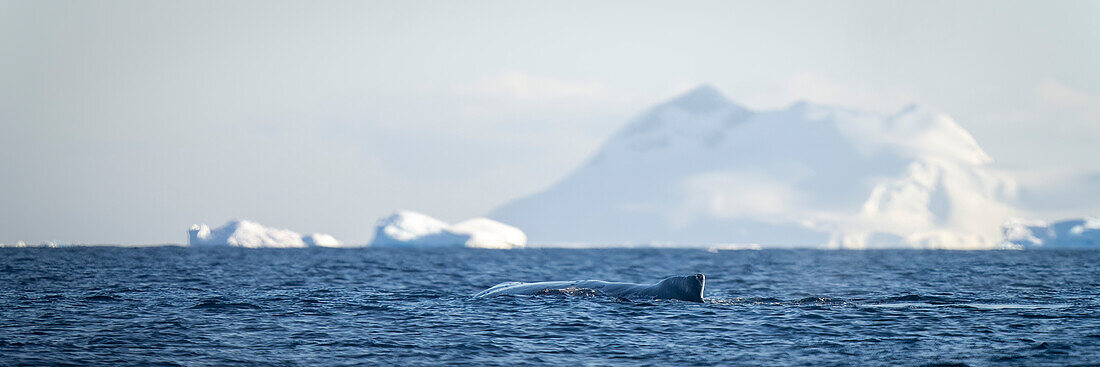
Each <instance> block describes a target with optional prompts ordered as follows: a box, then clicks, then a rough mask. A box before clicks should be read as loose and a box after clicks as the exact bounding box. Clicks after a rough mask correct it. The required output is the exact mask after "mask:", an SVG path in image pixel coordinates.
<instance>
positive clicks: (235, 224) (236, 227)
mask: <svg viewBox="0 0 1100 367" xmlns="http://www.w3.org/2000/svg"><path fill="white" fill-rule="evenodd" d="M187 238H188V241H187V242H188V244H189V245H191V246H236V247H249V248H259V247H310V246H324V247H339V246H342V244H341V243H340V241H337V240H336V238H333V237H332V236H330V235H327V234H322V233H314V234H309V235H305V236H303V235H301V234H299V233H298V232H294V231H291V230H289V229H277V228H268V227H264V226H263V225H261V224H259V223H256V222H252V221H248V220H231V221H229V222H228V223H226V224H225V225H224V226H221V227H218V228H214V229H211V228H210V227H209V226H207V225H205V224H196V225H193V226H191V229H190V230H188V231H187Z"/></svg>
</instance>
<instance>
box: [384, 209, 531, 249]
mask: <svg viewBox="0 0 1100 367" xmlns="http://www.w3.org/2000/svg"><path fill="white" fill-rule="evenodd" d="M371 246H379V247H476V248H492V249H511V248H518V247H525V246H527V235H526V234H524V233H523V231H521V230H520V229H519V228H516V227H512V226H510V225H507V224H504V223H501V222H497V221H495V220H492V219H488V218H474V219H469V220H465V221H462V222H459V223H457V224H453V225H451V224H447V223H446V222H443V221H441V220H439V219H435V218H432V217H429V216H427V215H424V214H420V213H417V212H412V211H407V210H403V211H398V212H396V213H393V214H392V215H390V216H388V217H385V218H382V219H379V220H378V224H377V227H376V230H375V234H374V241H372V242H371Z"/></svg>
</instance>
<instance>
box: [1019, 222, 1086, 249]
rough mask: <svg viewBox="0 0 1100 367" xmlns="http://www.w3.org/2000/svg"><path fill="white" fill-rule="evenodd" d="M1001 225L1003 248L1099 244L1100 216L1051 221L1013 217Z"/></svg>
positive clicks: (1054, 247) (1075, 246) (1080, 246)
mask: <svg viewBox="0 0 1100 367" xmlns="http://www.w3.org/2000/svg"><path fill="white" fill-rule="evenodd" d="M1002 229H1003V231H1004V244H1003V245H1004V247H1007V248H1017V249H1040V248H1043V249H1059V248H1100V217H1086V218H1081V219H1070V220H1063V221H1058V222H1053V223H1047V222H1044V221H1029V220H1023V219H1016V218H1013V219H1010V220H1008V221H1007V222H1005V224H1004V226H1003V227H1002Z"/></svg>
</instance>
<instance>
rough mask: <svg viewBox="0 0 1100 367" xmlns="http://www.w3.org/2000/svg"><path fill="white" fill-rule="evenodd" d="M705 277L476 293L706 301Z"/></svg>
mask: <svg viewBox="0 0 1100 367" xmlns="http://www.w3.org/2000/svg"><path fill="white" fill-rule="evenodd" d="M705 282H706V278H705V277H704V276H703V274H695V275H691V276H678V277H669V278H665V279H664V280H661V281H660V282H658V283H657V284H635V283H619V282H605V281H602V280H573V281H553V282H535V283H520V282H506V283H500V284H497V285H495V286H492V287H491V288H489V289H486V290H484V291H481V292H479V293H478V294H475V295H474V298H483V297H492V296H501V295H544V294H568V295H595V294H600V295H605V296H611V297H620V298H631V297H648V298H656V299H676V300H683V301H692V302H703V288H704V285H705Z"/></svg>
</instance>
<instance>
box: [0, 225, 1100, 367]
mask: <svg viewBox="0 0 1100 367" xmlns="http://www.w3.org/2000/svg"><path fill="white" fill-rule="evenodd" d="M1098 265H1100V251H1030V252H1025V251H977V252H956V251H812V250H764V251H719V252H708V251H705V250H676V249H598V250H570V249H525V250H513V251H495V250H477V249H420V250H416V249H369V248H368V249H323V248H315V249H237V248H176V247H161V248H63V249H42V248H30V249H0V291H2V292H0V364H4V365H58V364H76V365H219V366H221V365H353V364H354V365H453V364H469V365H508V366H511V365H624V366H636V365H676V366H685V365H926V364H966V365H977V366H980V365H1021V366H1023V365H1026V366H1034V365H1075V364H1076V365H1097V364H1100V266H1098ZM696 272H701V273H705V274H706V275H707V285H706V291H705V297H706V302H705V303H702V304H699V303H691V302H681V301H659V300H628V299H614V298H608V297H600V296H591V295H589V296H567V295H544V296H504V297H496V298H489V299H473V298H471V295H473V294H475V293H477V292H478V291H481V290H483V289H485V288H488V287H490V286H493V285H495V284H497V283H500V282H505V281H545V280H571V279H600V280H608V281H629V282H639V283H652V282H656V281H658V280H660V279H661V278H663V277H665V276H668V275H687V274H693V273H696Z"/></svg>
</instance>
